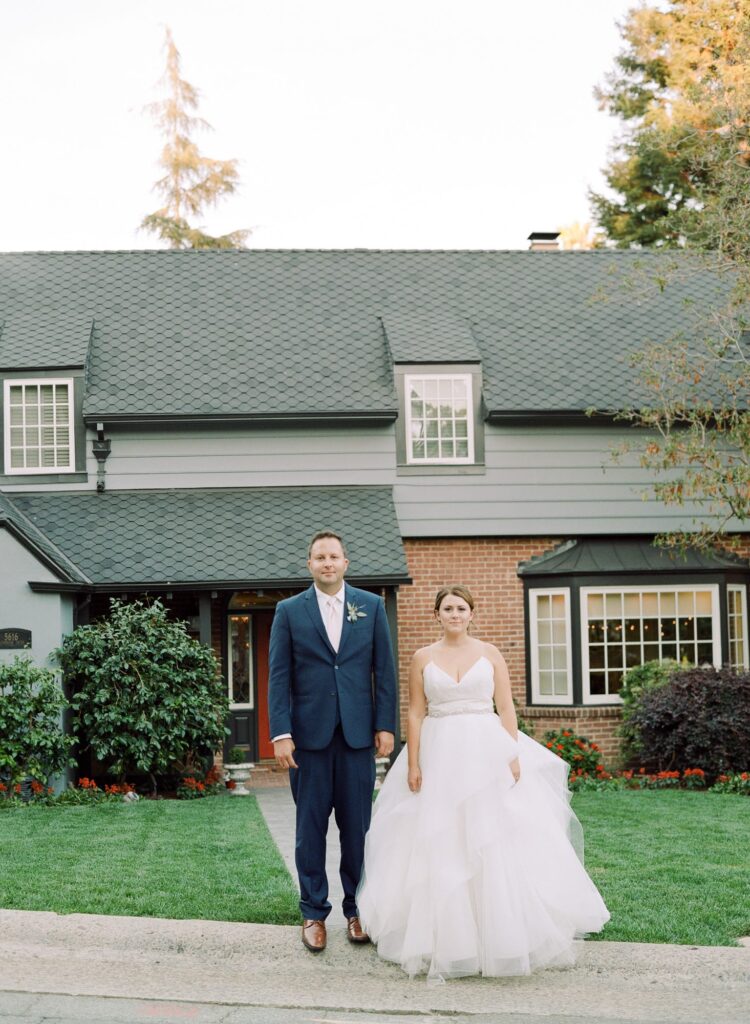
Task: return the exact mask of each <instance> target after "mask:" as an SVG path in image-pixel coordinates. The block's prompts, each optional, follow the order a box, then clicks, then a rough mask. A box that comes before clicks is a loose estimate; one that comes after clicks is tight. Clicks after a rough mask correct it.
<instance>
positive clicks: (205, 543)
mask: <svg viewBox="0 0 750 1024" xmlns="http://www.w3.org/2000/svg"><path fill="white" fill-rule="evenodd" d="M12 504H13V506H15V507H16V508H17V509H18V510H20V511H21V512H22V513H23V514H24V515H25V516H26V517H27V518H28V519H29V520H31V521H32V522H33V523H34V524H35V526H36V527H37V528H38V529H39V530H42V531H43V532H44V534H45V535H46V536H47V537H48V538H50V540H51V541H53V542H54V543H55V544H56V545H58V546H59V547H60V548H62V549H63V550H64V551H65V552H66V553H67V554H68V555H69V556H70V557H71V558H72V559H74V560H75V562H76V563H77V564H78V565H79V566H81V568H82V569H83V570H84V571H85V572H86V574H87V575H88V576H89V577H90V579H91V580H92V581H93V583H95V584H142V585H146V584H151V583H158V584H162V585H163V584H165V583H172V584H175V585H178V584H186V583H193V582H195V583H204V584H212V583H215V584H219V583H225V582H231V581H236V582H237V583H243V584H250V583H253V584H256V585H261V584H267V585H279V586H280V585H285V584H292V583H295V582H296V583H298V582H300V581H304V580H307V579H309V575H308V572H307V567H306V559H307V543H308V541H309V538H310V536H311V535H312V534H313V533H315V532H316V530H319V529H323V528H330V529H333V530H335V531H336V532H338V533H341V534H342V536H343V537H344V539H345V541H346V543H347V546H348V549H349V558H350V562H351V567H350V570H349V577H350V579H351V580H352V582H357V581H360V582H365V581H369V582H382V583H387V582H399V581H403V582H407V581H408V578H409V577H408V571H407V567H406V560H405V556H404V550H403V544H402V542H401V535H400V533H399V529H398V523H397V520H396V512H395V508H394V505H393V498H392V494H391V489H390V488H389V487H320V488H314V487H271V488H244V489H241V490H239V489H238V490H234V489H232V490H229V489H227V490H184V491H172V490H163V491H146V490H141V491H107V492H105V493H104V494H97V493H95V492H92V491H85V492H82V491H75V492H71V491H68V492H63V493H57V494H51V493H49V492H44V493H42V492H34V493H26V494H14V495H13V497H12Z"/></svg>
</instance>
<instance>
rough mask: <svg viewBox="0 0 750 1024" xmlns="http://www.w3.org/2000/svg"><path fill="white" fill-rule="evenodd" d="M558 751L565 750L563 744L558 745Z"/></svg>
mask: <svg viewBox="0 0 750 1024" xmlns="http://www.w3.org/2000/svg"><path fill="white" fill-rule="evenodd" d="M557 749H558V750H564V749H565V748H564V747H563V745H562V743H558V744H557Z"/></svg>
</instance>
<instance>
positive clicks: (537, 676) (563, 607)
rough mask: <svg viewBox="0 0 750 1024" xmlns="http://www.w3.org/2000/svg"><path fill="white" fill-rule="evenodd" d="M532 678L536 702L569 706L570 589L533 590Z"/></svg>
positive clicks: (570, 688) (531, 609) (531, 602)
mask: <svg viewBox="0 0 750 1024" xmlns="http://www.w3.org/2000/svg"><path fill="white" fill-rule="evenodd" d="M530 611H531V679H532V692H533V697H534V700H535V701H538V702H539V703H540V704H570V703H571V702H572V699H573V691H572V685H571V680H572V666H571V649H570V594H569V591H568V590H567V589H561V590H532V591H531V593H530Z"/></svg>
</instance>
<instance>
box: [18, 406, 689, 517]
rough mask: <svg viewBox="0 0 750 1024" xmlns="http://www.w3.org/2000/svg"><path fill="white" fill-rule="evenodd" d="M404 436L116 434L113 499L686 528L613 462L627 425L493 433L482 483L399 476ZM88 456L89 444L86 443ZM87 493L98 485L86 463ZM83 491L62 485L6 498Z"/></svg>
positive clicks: (383, 431) (637, 477) (489, 429)
mask: <svg viewBox="0 0 750 1024" xmlns="http://www.w3.org/2000/svg"><path fill="white" fill-rule="evenodd" d="M397 428H398V425H396V427H393V426H390V427H379V428H372V427H355V428H351V429H346V428H336V427H329V428H321V427H310V428H297V429H292V428H284V427H276V428H264V429H252V430H249V429H241V428H225V429H212V430H208V429H192V430H189V431H188V430H182V431H178V430H169V431H166V430H156V429H155V430H152V431H147V430H143V429H139V430H138V431H135V430H133V431H127V430H125V429H120V430H118V431H113V432H111V433H110V432H108V436H111V438H112V454H111V455H110V457H109V459H108V461H107V464H106V469H107V489H108V490H116V489H140V488H163V487H169V488H198V487H284V486H320V485H324V484H329V485H335V484H342V485H352V484H354V485H356V484H379V485H386V486H393V487H394V496H395V501H396V509H397V513H398V517H399V522H400V525H401V530H402V533H403V535H404V536H405V537H429V536H441V537H445V536H492V535H495V536H497V535H505V536H534V535H550V534H552V535H555V536H557V535H560V534H570V533H593V534H596V533H650V532H655V531H658V530H663V529H668V528H673V527H675V526H678V525H685V526H689V525H690V514H689V513H688V512H684V513H683V515H682V516H677V515H675V514H674V512H672V511H669V510H667V509H666V508H664V506H663V505H661V504H660V503H659V502H656V501H654V500H648V501H644V500H643V499H642V497H641V494H642V492H643V491H644V489H645V488H646V487H647V484H648V477H647V474H646V473H645V472H644V471H643V470H642V469H641V468H640V467H639V466H638V464H637V459H636V457H635V456H633V455H631V456H628V457H627V458H626V459H624V460H623V461H622V462H621V463H620V464H613V463H612V461H611V458H610V456H609V452H610V450H611V448H612V447H613V446H615V445H616V444H618V443H619V442H620V441H622V440H623V439H624V438H630V439H632V438H633V437H634V436H636V435H635V432H634V431H632V430H630V431H629V430H628V428H626V427H609V428H607V427H596V426H594V425H593V424H592V425H584V426H579V427H564V428H561V427H494V426H485V446H486V453H485V461H486V468H485V471H484V472H483V473H471V474H467V473H462V472H461V470H460V468H457V469H456V470H455V471H441V472H436V473H431V474H427V475H425V474H422V475H409V473H408V470H407V471H406V473H399V472H398V470H397V465H396V433H395V431H396V429H397ZM87 448H88V449H89V451H90V448H91V445H90V443H87ZM88 472H89V481H88V484H86V485H83V486H84V487H86V488H88V489H93V488H94V487H95V486H96V461H95V460H94V459H93V457H91V456H90V455H89V459H88ZM69 486H70V488H72V489H80V487H81V485H75V484H73V485H66V484H57V485H50V486H44V487H43V485H38V486H35V487H33V488H31V487H28V486H24V485H23V483H19V485H18V487H17V488H11V487H8V488H7V490H8V491H11V490H14V489H17V490H32V489H33V490H38V489H44V490H48V489H55V490H60V489H69Z"/></svg>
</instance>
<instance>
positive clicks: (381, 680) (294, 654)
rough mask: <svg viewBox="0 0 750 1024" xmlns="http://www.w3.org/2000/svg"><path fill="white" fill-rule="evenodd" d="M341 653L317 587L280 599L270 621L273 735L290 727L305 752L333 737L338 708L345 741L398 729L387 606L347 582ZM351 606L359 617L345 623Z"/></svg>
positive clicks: (369, 741)
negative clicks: (331, 635) (322, 611)
mask: <svg viewBox="0 0 750 1024" xmlns="http://www.w3.org/2000/svg"><path fill="white" fill-rule="evenodd" d="M345 587H346V591H345V597H344V623H343V629H342V631H341V642H340V644H339V649H338V653H337V652H336V651H334V649H333V647H331V644H330V642H329V640H328V635H327V633H326V628H325V625H324V624H323V619H322V618H321V615H320V608H319V606H318V599H317V597H316V594H315V587H314V586H311V587H310V588H309V589H308V590H305V591H303V592H302V593H301V594H295V596H294V597H290V598H287V600H285V601H280V602H279V604H278V605H277V606H276V614H275V615H274V619H273V626H272V627H271V648H270V654H269V678H268V709H269V717H270V726H271V736H272V737H273V736H279V735H281V734H282V733H291V735H292V739H293V740H294V744H295V746H297V747H300V748H301V749H303V750H322V749H323V748H324V747H327V746H328V744H329V743H330V742H331V740H332V739H333V733H334V730H335V728H336V722H337V710H338V716H339V717H340V720H341V727H342V730H343V733H344V739H345V740H346V742H347V744H348V745H349V746H350V747H354V748H355V749H358V748H361V747H371V746H372V745H373V736H374V734H375V733H376V732H379V731H381V730H384V731H387V732H392V733H395V732H396V702H397V687H396V672H395V668H394V665H393V651H392V649H391V636H390V631H389V629H388V621H387V619H386V614H385V606H384V604H383V602H382V601H381V599H380V598H379V597H378V596H377V594H370V593H368V592H367V591H365V590H359V589H357V588H355V587H350V586H349V585H348V584H345ZM349 605H356V607H357V609H358V610H359V611H360V612H364V615H360V616H359V617H358V618H357V619H356V621H353V622H352V621H349V607H348V606H349Z"/></svg>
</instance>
